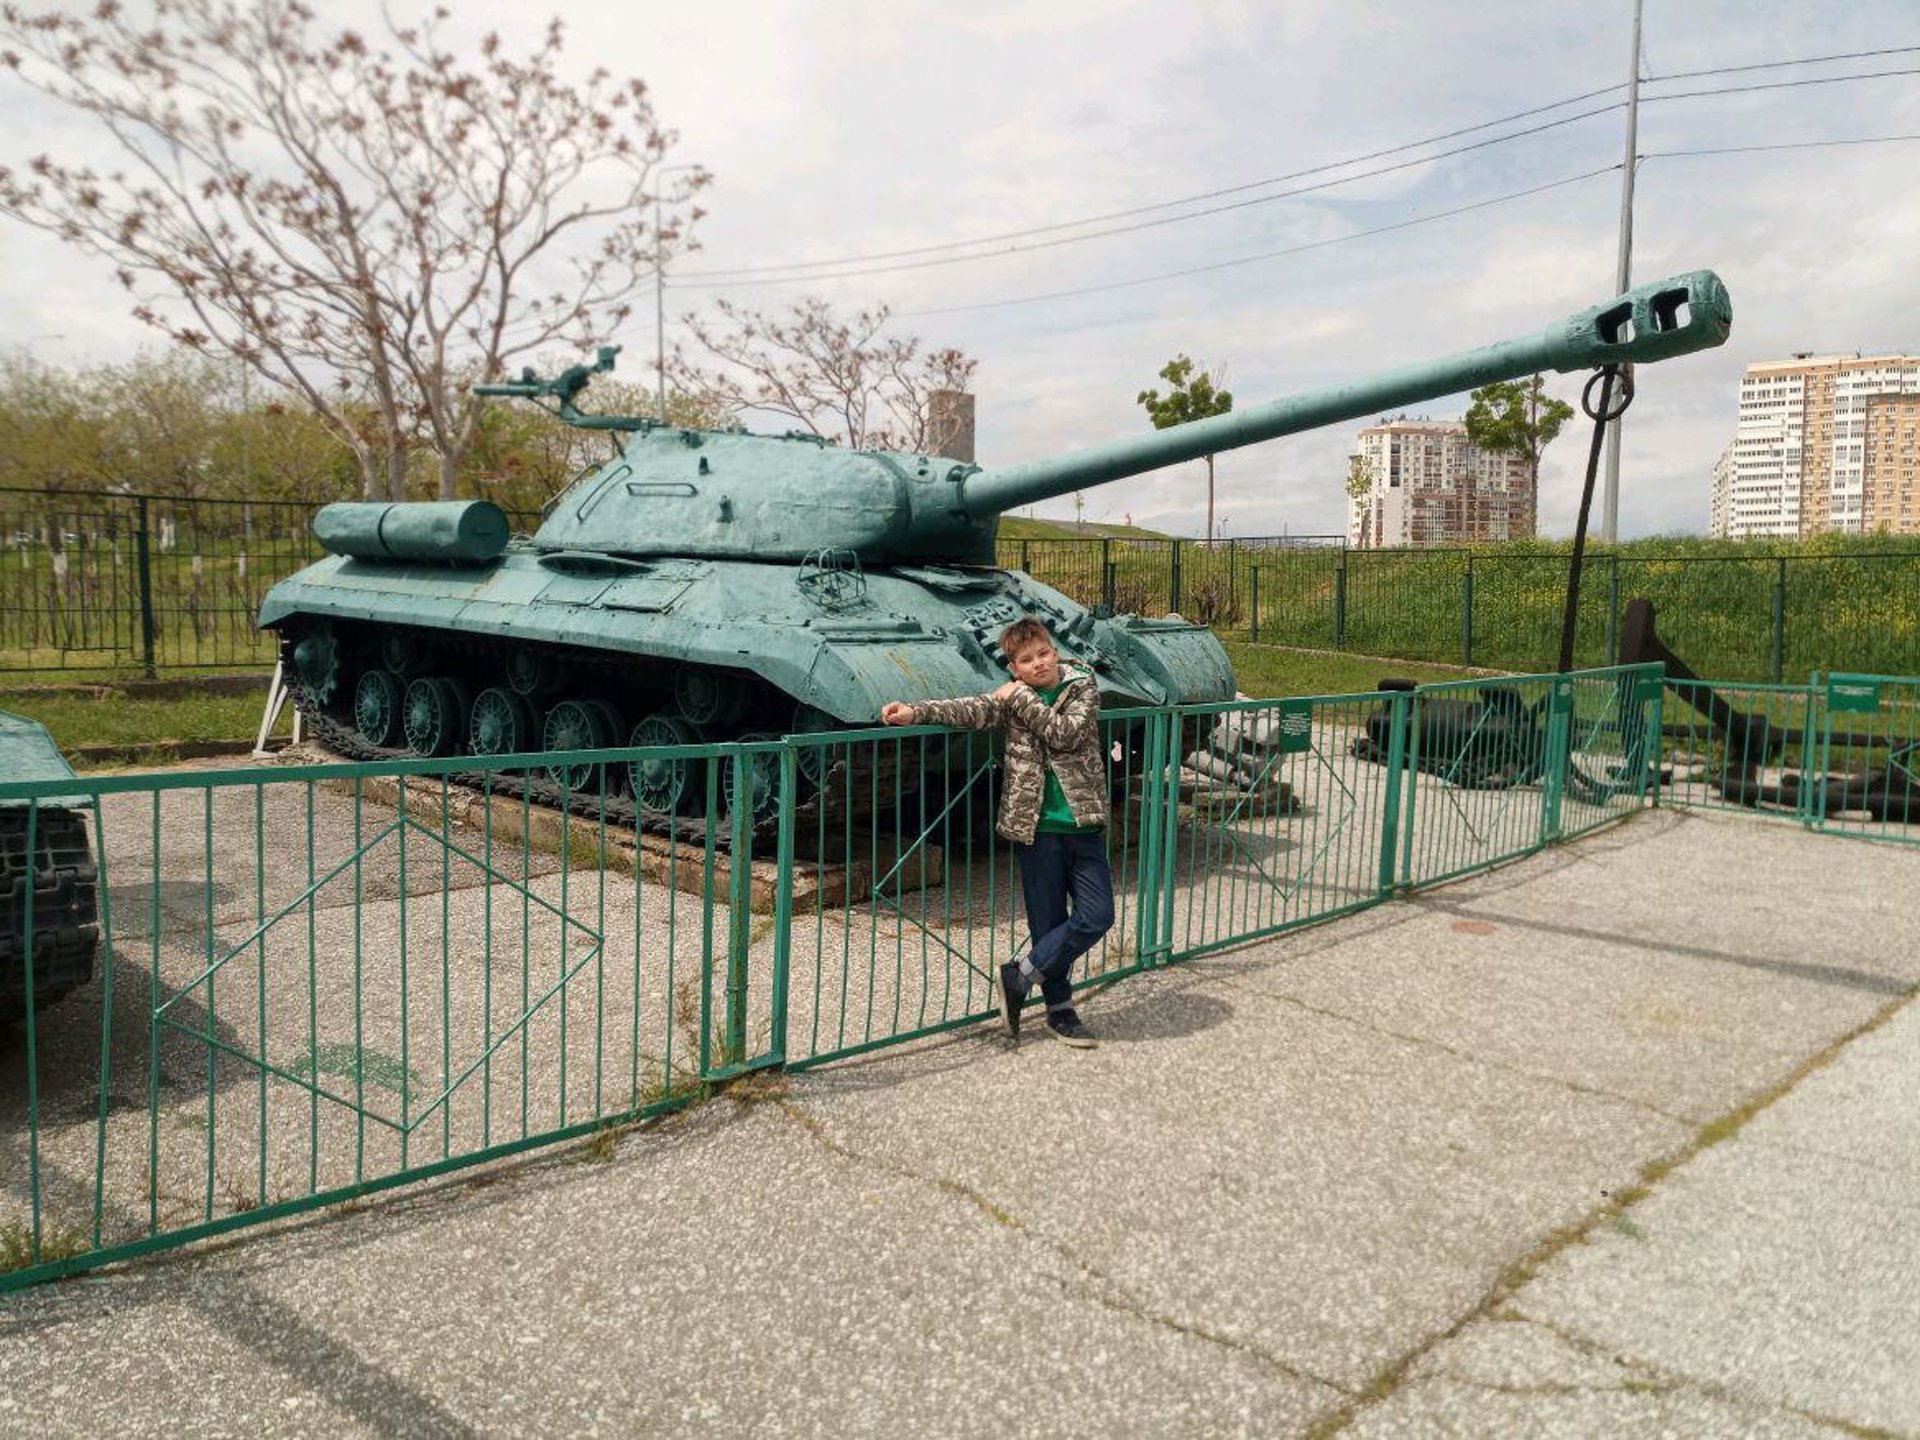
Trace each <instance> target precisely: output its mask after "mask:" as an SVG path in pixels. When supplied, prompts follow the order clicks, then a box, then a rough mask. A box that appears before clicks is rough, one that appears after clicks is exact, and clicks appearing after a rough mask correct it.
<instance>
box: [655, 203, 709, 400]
mask: <svg viewBox="0 0 1920 1440" xmlns="http://www.w3.org/2000/svg"><path fill="white" fill-rule="evenodd" d="M699 168H700V167H699V166H698V165H669V166H667V167H666V168H665V169H664V170H659V171H656V172H655V173H654V177H653V373H654V377H655V381H656V383H657V386H658V397H657V403H658V405H659V408H660V423H661V424H662V425H664V424H666V423H667V256H666V249H665V247H664V246H662V245H661V243H660V200H661V195H660V192H661V190H662V189H663V188H664V187H663V186H662V184H661V182H662V181H663V180H665V179H666V178H667V176H669V175H672V174H674V173H675V172H676V171H681V170H698V169H699Z"/></svg>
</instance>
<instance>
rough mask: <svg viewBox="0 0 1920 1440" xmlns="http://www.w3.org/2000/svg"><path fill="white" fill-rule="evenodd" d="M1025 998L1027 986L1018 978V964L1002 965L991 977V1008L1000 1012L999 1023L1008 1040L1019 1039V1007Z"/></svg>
mask: <svg viewBox="0 0 1920 1440" xmlns="http://www.w3.org/2000/svg"><path fill="white" fill-rule="evenodd" d="M1026 998H1027V985H1026V981H1024V980H1023V979H1021V977H1020V966H1019V964H1018V963H1017V962H1016V963H1010V964H1006V965H1002V966H1001V967H1000V970H999V973H998V974H996V975H995V976H994V977H993V1008H994V1009H995V1010H997V1011H999V1012H1000V1023H1001V1024H1002V1025H1003V1026H1005V1027H1006V1031H1007V1036H1008V1038H1009V1039H1013V1040H1018V1039H1019V1038H1020V1006H1021V1003H1022V1002H1023V1001H1025V999H1026Z"/></svg>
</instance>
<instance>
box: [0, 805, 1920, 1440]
mask: <svg viewBox="0 0 1920 1440" xmlns="http://www.w3.org/2000/svg"><path fill="white" fill-rule="evenodd" d="M1783 877H1791V880H1790V882H1789V881H1787V880H1785V879H1783ZM1915 893H1920V851H1916V850H1911V849H1907V850H1902V849H1896V848H1893V847H1878V846H1867V845H1859V844H1844V843H1841V842H1839V841H1836V840H1832V839H1829V838H1826V837H1821V836H1817V835H1810V834H1807V833H1804V832H1801V831H1798V830H1796V829H1793V828H1792V827H1788V826H1767V825H1763V824H1760V823H1757V822H1753V821H1747V820H1742V819H1739V818H1718V817H1715V818H1703V817H1697V816H1689V815H1681V814H1676V813H1671V812H1656V813H1651V814H1647V815H1643V816H1641V817H1638V818H1636V819H1635V820H1633V821H1631V822H1630V823H1628V824H1626V825H1623V826H1621V827H1619V828H1617V829H1615V830H1612V831H1608V832H1604V833H1602V834H1600V835H1597V836H1594V837H1590V838H1589V839H1587V840H1584V841H1582V842H1579V843H1577V844H1574V845H1569V846H1566V847H1563V848H1561V849H1559V850H1556V851H1552V852H1549V853H1547V854H1545V855H1543V856H1540V857H1536V858H1534V859H1532V860H1529V861H1526V862H1523V863H1520V864H1517V865H1514V866H1511V867H1508V868H1506V869H1503V870H1501V871H1497V872H1494V873H1493V874H1490V875H1487V876H1482V877H1479V878H1477V879H1473V880H1468V881H1464V882H1461V883H1459V884H1456V885H1453V886H1450V887H1447V888H1445V889H1441V890H1437V891H1433V892H1428V893H1426V894H1423V895H1421V896H1418V897H1415V898H1414V899H1412V900H1409V901H1404V902H1399V903H1396V904H1393V905H1390V906H1387V907H1383V908H1381V909H1378V910H1375V911H1371V912H1368V913H1365V914H1361V915H1356V916H1352V917H1349V918H1346V919H1343V920H1340V921H1336V922H1332V923H1330V924H1326V925H1322V926H1318V927H1315V928H1312V929H1308V930H1304V931H1300V932H1296V933H1293V934H1289V935H1283V936H1281V937H1278V938H1276V939H1273V940H1270V941H1266V942H1263V943H1261V944H1258V945H1253V946H1248V947H1245V948H1243V949H1240V950H1236V951H1232V952H1228V953H1224V954H1220V955H1215V956H1212V957H1209V958H1207V959H1204V960H1201V961H1196V962H1192V963H1190V964H1188V965H1183V966H1180V967H1177V968H1175V969H1173V970H1168V971H1161V972H1155V973H1151V974H1148V975H1145V976H1141V977H1137V978H1134V979H1129V980H1126V981H1123V982H1121V983H1119V984H1117V985H1115V986H1113V987H1111V988H1109V989H1105V990H1101V991H1097V992H1095V993H1093V994H1091V995H1090V996H1088V997H1087V998H1086V1003H1085V1007H1084V1012H1085V1014H1086V1016H1087V1018H1088V1020H1089V1021H1090V1022H1091V1023H1093V1024H1094V1025H1095V1027H1096V1028H1097V1029H1098V1030H1099V1031H1100V1033H1101V1035H1102V1037H1103V1044H1102V1046H1101V1048H1099V1049H1098V1050H1095V1051H1091V1052H1079V1051H1072V1050H1068V1049H1067V1048H1065V1047H1063V1046H1060V1045H1057V1044H1055V1043H1053V1042H1051V1041H1049V1040H1047V1039H1045V1038H1044V1037H1043V1036H1035V1037H1033V1038H1030V1039H1029V1040H1027V1041H1025V1042H1023V1043H1022V1044H1021V1045H1020V1046H1018V1047H1017V1048H1011V1047H1009V1046H1008V1045H1007V1044H1006V1043H1005V1042H1004V1041H1002V1040H1001V1039H999V1038H998V1037H997V1036H996V1035H995V1034H994V1033H993V1032H992V1031H991V1029H990V1027H988V1026H985V1025H981V1026H975V1027H970V1028H968V1029H965V1030H961V1031H958V1032H954V1033H953V1034H950V1035H948V1036H945V1037H942V1038H939V1039H937V1040H934V1041H930V1042H923V1043H920V1044H917V1045H913V1046H907V1047H902V1048H899V1049H895V1050H888V1051H880V1052H875V1053H873V1054H871V1055H868V1056H865V1057H862V1058H860V1059H858V1060H854V1061H850V1062H844V1063H841V1064H837V1065H830V1066H825V1067H822V1068H820V1069H817V1070H812V1071H808V1072H805V1073H803V1074H799V1075H795V1076H791V1077H785V1078H782V1079H776V1080H763V1081H756V1082H754V1083H753V1084H752V1085H750V1086H749V1087H746V1088H744V1089H743V1090H738V1091H735V1092H732V1094H731V1096H730V1097H722V1098H719V1099H716V1100H714V1101H710V1102H708V1103H707V1104H705V1105H703V1106H701V1107H699V1108H697V1109H696V1110H694V1111H692V1112H690V1113H689V1114H687V1115H686V1116H684V1117H681V1118H679V1119H676V1120H672V1121H668V1122H664V1123H659V1124H655V1125H652V1126H649V1127H644V1128H642V1129H641V1130H639V1131H636V1132H634V1133H631V1134H628V1135H626V1136H624V1137H623V1138H621V1139H620V1140H619V1142H618V1144H617V1146H614V1145H610V1144H604V1143H603V1144H600V1145H594V1146H585V1145H574V1146H569V1147H561V1148H558V1149H556V1150H554V1151H552V1152H547V1153H544V1154H542V1155H538V1156H534V1157H531V1158H525V1159H522V1160H520V1161H517V1162H512V1163H504V1164H496V1165H493V1166H490V1167H488V1168H487V1169H485V1170H484V1171H481V1172H478V1173H476V1174H473V1175H471V1176H468V1177H464V1178H456V1179H450V1180H447V1181H444V1182H440V1183H438V1184H435V1185H433V1186H430V1187H425V1188H422V1189H418V1190H415V1191H412V1192H409V1193H407V1194H406V1195H404V1196H401V1197H398V1198H394V1199H388V1200H384V1201H377V1202H373V1203H369V1204H366V1205H363V1206H356V1207H351V1209H350V1212H349V1213H335V1212H326V1213H322V1214H318V1215H314V1216H311V1217H308V1218H306V1219H304V1220H302V1221H301V1222H299V1223H297V1224H290V1225H283V1226H280V1227H278V1228H276V1229H273V1230H271V1231H267V1232H257V1233H253V1234H250V1235H245V1236H242V1237H240V1238H237V1239H235V1240H233V1241H230V1242H228V1243H225V1244H222V1245H219V1246H213V1247H202V1248H201V1249H199V1250H197V1251H194V1252H190V1253H188V1254H185V1255H181V1256H175V1257H170V1258H161V1259H156V1260H153V1261H150V1262H146V1263H142V1264H136V1265H132V1266H127V1267H122V1268H121V1269H119V1270H117V1271H114V1272H111V1273H108V1274H105V1275H101V1276H97V1277H91V1278H86V1279H81V1280H77V1281H73V1282H68V1283H64V1284H60V1285H55V1286H49V1287H44V1288H41V1289H38V1290H35V1291H31V1292H26V1293H22V1294H17V1295H12V1296H8V1297H4V1298H0V1368H4V1373H5V1374H6V1375H7V1377H8V1383H7V1384H6V1385H5V1386H4V1387H0V1430H8V1431H13V1430H21V1429H26V1428H29V1427H31V1428H32V1429H34V1430H36V1431H40V1432H43V1433H48V1434H64V1433H80V1432H91V1433H99V1432H103V1431H104V1432H112V1433H162V1432H165V1433H175V1432H177V1431H181V1430H186V1429H192V1430H194V1431H204V1432H206V1433H210V1434H220V1433H236V1434H237V1433H248V1434H314V1433H327V1434H442V1433H444V1434H465V1433H486V1434H495V1433H499V1434H505V1433H519V1432H524V1431H528V1430H536V1429H537V1430H557V1431H565V1432H579V1433H599V1432H609V1433H623V1434H634V1433H638V1434H655V1433H660V1434H666V1433H671V1434H675V1435H682V1434H712V1433H719V1432H723V1431H724V1432H729V1433H739V1432H741V1431H749V1432H751V1433H755V1434H766V1435H787V1434H793V1435H809V1434H827V1433H831V1434H836V1435H839V1434H857V1435H865V1434H880V1433H889V1434H893V1433H900V1432H902V1431H907V1432H911V1433H921V1432H930V1433H940V1434H962V1435H964V1434H976V1433H987V1432H993V1433H997V1434H1005V1433H1015V1434H1056V1433H1061V1432H1063V1431H1067V1430H1076V1431H1080V1430H1086V1431H1095V1432H1103V1433H1104V1432H1112V1433H1119V1434H1179V1435H1186V1434H1203V1435H1213V1434H1223V1435H1224V1434H1260V1435H1269V1434H1304V1433H1312V1432H1314V1431H1316V1430H1317V1431H1319V1432H1322V1433H1325V1432H1328V1431H1332V1430H1335V1429H1340V1428H1352V1429H1353V1430H1355V1431H1356V1432H1357V1433H1366V1434H1377V1435H1384V1434H1402V1433H1405V1434H1486V1433H1528V1434H1532V1433H1539V1434H1570V1435H1571V1434H1580V1435H1590V1434H1606V1433H1616V1432H1620V1431H1627V1432H1641V1431H1647V1432H1659V1433H1673V1434H1688V1435H1696V1434H1708V1435H1711V1434H1762V1435H1815V1434H1832V1433H1845V1434H1859V1433H1862V1432H1863V1431H1874V1430H1878V1431H1882V1432H1886V1433H1895V1434H1920V1378H1917V1377H1920V1352H1917V1351H1916V1348H1915V1346H1916V1343H1917V1342H1916V1340H1915V1336H1916V1335H1917V1334H1920V1326H1916V1325H1915V1324H1913V1323H1911V1317H1912V1315H1913V1314H1914V1313H1915V1312H1914V1306H1913V1303H1912V1302H1911V1301H1909V1300H1908V1299H1907V1292H1908V1291H1909V1290H1912V1289H1914V1288H1915V1287H1914V1286H1913V1285H1912V1284H1910V1283H1909V1282H1910V1281H1911V1280H1912V1278H1913V1274H1914V1271H1913V1262H1912V1259H1911V1257H1912V1256H1913V1255H1915V1254H1916V1253H1920V1233H1917V1232H1920V1207H1916V1203H1915V1202H1914V1201H1913V1200H1911V1199H1910V1198H1909V1197H1911V1196H1912V1195H1914V1194H1916V1193H1920V1190H1917V1189H1916V1187H1915V1185H1914V1183H1913V1182H1914V1180H1915V1179H1916V1173H1917V1172H1920V1140H1917V1139H1916V1128H1917V1127H1920V1119H1916V1113H1917V1112H1915V1111H1914V1108H1913V1107H1912V1105H1911V1096H1912V1094H1913V1093H1914V1090H1915V1082H1916V1080H1917V1079H1920V1073H1917V1072H1920V1058H1916V1057H1920V1020H1916V1019H1915V1018H1914V1016H1915V1015H1916V1013H1920V1012H1917V1011H1916V1010H1915V1009H1914V1008H1912V1007H1911V1006H1910V1000H1911V996H1912V994H1913V993H1914V988H1915V985H1916V982H1920V907H1916V906H1913V905H1912V904H1911V903H1910V899H1909V900H1908V901H1906V902H1901V901H1900V899H1899V897H1901V896H1906V897H1911V896H1912V895H1913V894H1915ZM1903 1101H1904V1104H1903ZM1629 1199H1630V1200H1631V1203H1626V1204H1623V1201H1624V1200H1629ZM1903 1322H1906V1323H1904V1324H1903Z"/></svg>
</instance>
